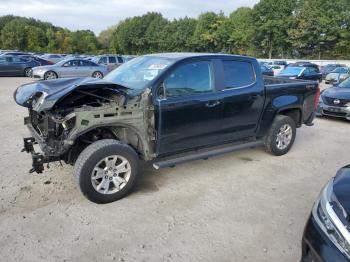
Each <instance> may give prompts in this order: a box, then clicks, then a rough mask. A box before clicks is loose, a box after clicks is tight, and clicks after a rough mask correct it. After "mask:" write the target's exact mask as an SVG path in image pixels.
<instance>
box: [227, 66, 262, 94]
mask: <svg viewBox="0 0 350 262" xmlns="http://www.w3.org/2000/svg"><path fill="white" fill-rule="evenodd" d="M222 64H223V71H224V89H231V88H239V87H246V86H249V85H251V84H253V83H255V80H256V78H255V71H254V67H253V65H252V64H251V63H250V62H245V61H234V60H223V61H222Z"/></svg>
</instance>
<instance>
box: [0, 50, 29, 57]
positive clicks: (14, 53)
mask: <svg viewBox="0 0 350 262" xmlns="http://www.w3.org/2000/svg"><path fill="white" fill-rule="evenodd" d="M1 55H10V56H17V55H30V53H27V52H19V51H9V52H3V53H1Z"/></svg>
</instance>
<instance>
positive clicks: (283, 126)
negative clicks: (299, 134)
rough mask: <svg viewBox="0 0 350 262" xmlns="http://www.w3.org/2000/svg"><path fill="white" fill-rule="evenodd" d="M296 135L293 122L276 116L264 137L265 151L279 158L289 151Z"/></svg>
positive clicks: (281, 116)
mask: <svg viewBox="0 0 350 262" xmlns="http://www.w3.org/2000/svg"><path fill="white" fill-rule="evenodd" d="M295 135H296V125H295V122H294V120H293V119H292V118H291V117H289V116H285V115H277V116H276V118H275V120H274V121H273V123H272V125H271V127H270V130H269V131H268V133H267V135H266V137H265V141H264V144H265V148H266V151H267V152H269V153H271V154H273V155H275V156H281V155H284V154H286V153H288V151H289V150H290V149H291V147H292V145H293V143H294V140H295Z"/></svg>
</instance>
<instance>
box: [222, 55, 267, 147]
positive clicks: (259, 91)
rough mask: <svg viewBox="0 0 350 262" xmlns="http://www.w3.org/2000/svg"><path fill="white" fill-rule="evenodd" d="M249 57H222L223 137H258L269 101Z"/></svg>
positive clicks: (227, 138)
mask: <svg viewBox="0 0 350 262" xmlns="http://www.w3.org/2000/svg"><path fill="white" fill-rule="evenodd" d="M254 68H255V67H254V65H253V62H250V61H249V60H247V61H246V60H234V59H224V60H222V75H223V86H222V91H221V92H222V93H224V96H225V98H224V102H223V121H222V130H221V132H222V136H224V138H225V140H238V139H242V138H248V137H253V136H255V133H256V130H257V127H258V123H259V119H260V115H261V112H262V108H263V106H264V101H265V91H264V90H265V88H264V85H263V83H262V82H261V78H257V77H256V73H260V72H255V69H254Z"/></svg>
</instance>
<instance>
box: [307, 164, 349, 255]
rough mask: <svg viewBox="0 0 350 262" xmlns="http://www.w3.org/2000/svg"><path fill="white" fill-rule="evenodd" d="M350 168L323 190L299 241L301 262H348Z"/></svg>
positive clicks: (333, 179)
mask: <svg viewBox="0 0 350 262" xmlns="http://www.w3.org/2000/svg"><path fill="white" fill-rule="evenodd" d="M349 188H350V165H348V166H345V167H343V168H341V169H340V170H339V171H338V172H337V174H336V176H335V177H334V178H332V179H331V180H330V181H329V183H328V184H327V185H326V186H325V187H324V188H323V190H322V192H321V194H320V195H319V196H318V199H317V200H316V201H315V203H314V206H313V208H312V212H311V216H310V217H309V219H308V221H307V223H306V226H305V230H304V234H303V239H302V258H301V262H312V261H315V262H318V261H323V262H333V261H334V262H343V261H344V262H345V261H349V260H350V231H349V228H350V221H349V215H350V190H349Z"/></svg>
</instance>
